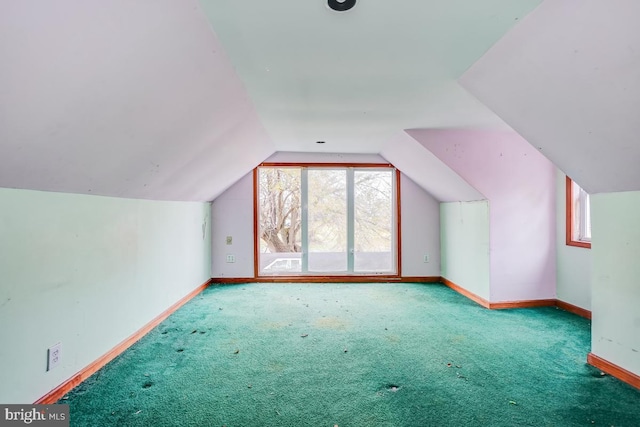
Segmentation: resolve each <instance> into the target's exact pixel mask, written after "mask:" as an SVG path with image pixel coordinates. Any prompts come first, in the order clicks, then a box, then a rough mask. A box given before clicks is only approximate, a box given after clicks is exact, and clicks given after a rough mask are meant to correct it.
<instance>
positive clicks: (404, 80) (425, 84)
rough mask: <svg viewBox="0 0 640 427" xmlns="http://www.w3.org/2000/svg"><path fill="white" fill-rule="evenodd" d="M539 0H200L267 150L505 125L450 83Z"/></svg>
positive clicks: (341, 147) (372, 144)
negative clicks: (338, 6)
mask: <svg viewBox="0 0 640 427" xmlns="http://www.w3.org/2000/svg"><path fill="white" fill-rule="evenodd" d="M539 3H540V0H517V1H514V0H483V1H476V0H447V1H442V0H405V1H401V2H399V1H388V0H360V1H358V2H357V4H356V6H355V7H354V8H353V9H351V10H350V11H348V12H335V11H332V10H330V9H329V8H328V7H327V5H326V0H305V1H300V0H279V1H276V2H273V1H263V0H262V1H258V0H256V1H229V0H201V4H202V6H203V9H204V11H205V13H206V15H207V17H208V19H209V20H210V21H211V23H212V27H213V29H214V31H215V33H216V34H217V36H218V37H219V39H220V40H221V42H222V45H223V46H224V47H225V49H226V51H227V53H228V55H229V58H230V59H231V62H232V63H233V65H234V66H235V68H236V70H237V72H238V74H239V76H240V78H241V79H242V81H243V82H244V84H245V85H246V87H247V90H248V92H249V94H250V96H251V99H252V100H253V102H254V104H255V106H256V108H257V111H258V114H259V115H260V118H261V120H262V123H263V124H264V126H265V127H266V129H267V131H268V133H269V135H270V136H271V138H272V140H273V141H274V143H275V146H276V149H277V150H279V151H327V152H354V153H377V152H379V151H380V150H381V149H382V147H383V146H384V144H385V143H386V142H387V141H388V140H389V139H390V138H392V137H393V136H394V135H396V134H397V132H398V131H401V130H403V129H407V128H442V127H447V128H449V127H456V128H496V127H505V125H504V123H503V122H502V120H501V119H499V118H498V117H497V116H496V115H495V114H493V113H492V112H491V111H490V110H488V109H487V108H486V107H484V106H483V105H482V104H481V103H480V102H478V101H477V100H476V99H475V98H474V97H472V96H470V95H469V94H468V93H467V92H466V91H465V90H464V89H462V88H461V87H460V86H459V85H458V83H457V82H456V80H457V78H458V77H460V76H461V75H462V73H463V72H464V71H465V70H466V69H467V68H468V67H469V66H470V65H472V64H473V63H474V62H475V61H476V60H477V59H478V58H480V56H481V55H482V54H483V53H484V52H485V51H486V50H487V49H488V48H489V47H490V46H491V45H492V44H494V43H495V42H496V41H497V40H498V39H499V38H500V37H502V35H503V34H504V33H505V32H506V31H507V30H508V29H509V28H511V27H512V26H514V25H515V24H516V23H517V22H518V21H519V20H520V19H521V18H522V17H523V16H524V15H526V14H527V13H528V12H530V11H531V10H532V9H533V8H534V7H535V6H536V5H538V4H539ZM318 140H322V141H326V144H324V145H319V144H316V143H315V142H316V141H318Z"/></svg>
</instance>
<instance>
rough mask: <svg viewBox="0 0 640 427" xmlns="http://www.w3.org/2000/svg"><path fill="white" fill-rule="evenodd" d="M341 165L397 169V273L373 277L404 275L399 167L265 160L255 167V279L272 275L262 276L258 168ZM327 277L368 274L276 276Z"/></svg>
mask: <svg viewBox="0 0 640 427" xmlns="http://www.w3.org/2000/svg"><path fill="white" fill-rule="evenodd" d="M287 166H288V167H325V168H331V167H340V168H349V167H353V168H390V169H395V172H396V173H395V175H396V246H397V247H396V256H397V259H396V269H397V271H396V273H395V274H385V275H375V276H371V277H377V278H383V279H387V280H388V279H392V280H393V279H398V278H400V277H402V221H401V218H402V216H401V210H400V206H401V200H400V197H401V194H400V190H401V185H400V179H401V173H400V170H399V169H398V168H395V167H394V166H393V165H392V164H390V163H281V162H263V163H260V164H259V165H258V166H257V167H255V168H254V169H253V278H254V279H255V280H258V279H265V278H266V279H269V278H271V276H260V265H259V262H260V259H259V256H260V242H259V237H258V229H259V227H260V225H259V220H258V205H259V200H258V197H259V194H258V169H259V168H260V167H287ZM327 277H344V278H350V277H367V275H359V274H352V275H349V276H338V275H336V276H331V275H329V276H311V275H308V276H307V275H296V276H286V277H284V276H282V277H276V279H278V278H280V279H286V281H293V282H297V281H306V282H312V281H314V280H324V279H326V278H327Z"/></svg>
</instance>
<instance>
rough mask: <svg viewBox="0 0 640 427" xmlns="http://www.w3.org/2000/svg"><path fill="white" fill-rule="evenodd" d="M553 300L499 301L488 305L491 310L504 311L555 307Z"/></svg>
mask: <svg viewBox="0 0 640 427" xmlns="http://www.w3.org/2000/svg"><path fill="white" fill-rule="evenodd" d="M555 305H556V300H555V299H531V300H522V301H501V302H491V303H489V308H490V309H491V310H504V309H509V308H530V307H555Z"/></svg>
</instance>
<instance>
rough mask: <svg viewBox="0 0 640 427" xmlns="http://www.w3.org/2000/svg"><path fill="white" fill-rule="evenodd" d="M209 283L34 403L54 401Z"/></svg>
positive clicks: (203, 285) (207, 284)
mask: <svg viewBox="0 0 640 427" xmlns="http://www.w3.org/2000/svg"><path fill="white" fill-rule="evenodd" d="M210 284H211V280H207V281H206V282H205V283H203V284H202V285H200V286H198V287H197V288H195V289H194V290H193V291H191V292H189V293H188V294H187V295H186V296H184V297H183V298H181V299H180V300H179V301H178V302H176V303H175V304H173V305H172V306H171V307H169V308H168V309H166V310H165V311H163V312H162V313H161V314H160V315H158V316H156V317H155V318H154V319H153V320H152V321H151V322H149V323H147V324H146V325H145V326H143V327H142V329H140V330H138V331H136V332H135V333H133V334H132V335H131V336H130V337H129V338H127V339H125V340H124V341H122V342H121V343H120V344H118V345H117V346H115V347H114V348H113V349H111V350H110V351H109V352H108V353H106V354H104V355H103V356H101V357H100V358H98V359H97V360H95V361H94V362H93V363H91V364H90V365H88V366H86V367H85V368H84V369H82V370H81V371H80V372H78V373H77V374H76V375H74V376H73V377H71V378H69V379H68V380H67V381H65V382H64V383H62V384H60V385H59V386H58V387H56V388H54V389H53V390H51V391H50V392H49V393H47V394H45V395H44V396H42V397H41V398H40V399H38V400H36V402H35V404H36V405H46V404H52V403H56V402H57V401H58V400H60V399H61V398H62V396H64V395H65V394H67V393H68V392H70V391H71V390H73V389H74V388H75V387H77V386H78V385H79V384H80V383H82V382H83V381H84V380H86V379H87V378H89V377H90V376H91V375H93V374H94V373H95V372H97V371H98V370H99V369H100V368H102V367H103V366H104V365H106V364H107V363H109V362H110V361H112V360H113V359H115V358H116V357H117V356H118V355H119V354H120V353H122V352H123V351H125V350H126V349H128V348H129V347H131V346H132V345H133V344H134V343H135V342H136V341H138V340H139V339H140V338H142V337H143V336H145V335H146V334H148V333H149V332H150V331H151V330H152V329H153V328H155V327H156V326H158V325H159V324H160V323H161V322H162V321H163V320H165V319H166V318H167V317H169V316H170V315H171V314H173V313H174V312H175V311H176V310H178V309H179V308H180V307H182V306H183V305H185V304H186V303H187V302H189V301H190V300H191V299H193V298H194V297H195V296H196V295H198V294H199V293H200V292H202V291H203V290H204V289H205V288H206V287H207V286H209V285H210Z"/></svg>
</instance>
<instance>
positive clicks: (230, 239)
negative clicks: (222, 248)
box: [227, 236, 233, 245]
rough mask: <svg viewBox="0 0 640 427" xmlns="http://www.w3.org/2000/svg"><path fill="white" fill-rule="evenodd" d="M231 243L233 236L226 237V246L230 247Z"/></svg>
mask: <svg viewBox="0 0 640 427" xmlns="http://www.w3.org/2000/svg"><path fill="white" fill-rule="evenodd" d="M232 243H233V236H227V245H230V244H232Z"/></svg>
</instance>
